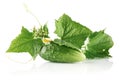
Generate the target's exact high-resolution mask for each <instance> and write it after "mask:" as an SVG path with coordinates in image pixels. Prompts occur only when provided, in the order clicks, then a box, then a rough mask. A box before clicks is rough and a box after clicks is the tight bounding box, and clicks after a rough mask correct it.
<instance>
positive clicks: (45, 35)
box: [43, 24, 49, 37]
mask: <svg viewBox="0 0 120 80" xmlns="http://www.w3.org/2000/svg"><path fill="white" fill-rule="evenodd" d="M48 34H49V31H48V27H47V24H45V25H44V26H43V36H44V37H49V36H48Z"/></svg>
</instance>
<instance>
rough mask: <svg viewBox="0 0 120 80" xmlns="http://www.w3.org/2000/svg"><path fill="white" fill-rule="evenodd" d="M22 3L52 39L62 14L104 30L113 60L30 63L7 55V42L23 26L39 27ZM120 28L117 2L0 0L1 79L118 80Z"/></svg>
mask: <svg viewBox="0 0 120 80" xmlns="http://www.w3.org/2000/svg"><path fill="white" fill-rule="evenodd" d="M24 4H26V5H27V6H28V7H29V9H30V10H31V11H32V12H33V13H34V14H35V15H36V16H37V18H38V19H39V21H40V23H41V24H42V25H43V24H45V23H46V22H47V23H48V26H49V29H50V36H51V37H52V38H54V37H55V35H54V34H53V32H54V28H55V26H54V20H55V19H58V18H59V17H60V16H61V15H62V14H63V13H66V14H68V15H69V16H71V18H72V19H73V20H75V21H77V22H80V23H81V24H83V25H85V26H87V27H89V28H90V29H92V30H93V31H98V30H102V29H105V28H106V33H108V34H109V35H111V36H112V38H113V41H114V47H113V48H112V49H110V54H111V55H112V56H113V57H112V58H111V59H101V60H86V61H84V62H80V63H74V64H65V63H64V64H63V63H51V62H48V61H45V60H43V59H42V58H40V57H39V56H38V57H37V58H36V60H35V61H32V60H30V59H31V56H30V55H29V54H27V53H23V54H14V53H13V54H7V53H6V50H7V48H8V47H9V45H10V42H11V41H12V39H14V38H15V37H16V36H17V35H18V34H19V33H20V30H21V27H22V26H23V25H24V26H25V27H26V28H27V29H29V30H31V29H32V28H33V27H34V26H36V27H39V24H38V22H37V21H36V20H35V18H34V17H33V16H32V15H30V14H29V13H27V12H26V10H25V8H24V6H23V5H24ZM119 27H120V2H119V0H0V80H120V76H119V74H120V51H119V48H120V36H119V34H120V32H119V30H120V29H119ZM98 46H99V45H98ZM29 60H30V61H29Z"/></svg>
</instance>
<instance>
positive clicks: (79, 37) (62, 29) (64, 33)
mask: <svg viewBox="0 0 120 80" xmlns="http://www.w3.org/2000/svg"><path fill="white" fill-rule="evenodd" d="M55 25H56V30H55V33H56V34H57V35H58V36H59V37H60V38H61V40H63V41H64V42H66V43H70V44H72V45H74V46H75V47H77V48H81V46H82V45H83V44H84V41H85V40H86V38H87V37H88V36H89V35H90V34H91V33H92V31H91V30H90V29H88V28H87V27H85V26H83V25H81V24H79V23H77V22H75V21H73V20H72V19H71V18H70V17H69V16H68V15H66V14H64V15H63V16H61V17H60V18H59V19H58V20H56V22H55ZM70 47H72V46H70Z"/></svg>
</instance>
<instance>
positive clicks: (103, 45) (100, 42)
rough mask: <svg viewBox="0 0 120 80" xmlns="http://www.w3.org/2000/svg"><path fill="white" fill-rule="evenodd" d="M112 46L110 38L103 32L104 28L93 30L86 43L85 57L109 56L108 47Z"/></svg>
mask: <svg viewBox="0 0 120 80" xmlns="http://www.w3.org/2000/svg"><path fill="white" fill-rule="evenodd" d="M112 46H113V41H112V38H111V37H110V36H109V35H108V34H106V33H104V30H102V31H99V32H94V33H93V34H92V35H90V37H89V43H88V45H87V50H86V53H85V55H86V57H87V58H104V57H111V55H110V54H109V49H110V48H111V47H112Z"/></svg>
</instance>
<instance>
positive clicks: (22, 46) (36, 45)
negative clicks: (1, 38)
mask: <svg viewBox="0 0 120 80" xmlns="http://www.w3.org/2000/svg"><path fill="white" fill-rule="evenodd" d="M42 46H43V43H42V40H41V39H40V38H38V39H34V37H33V33H32V32H29V31H28V30H27V29H26V28H24V27H22V30H21V34H19V35H18V36H17V37H16V39H14V40H13V41H12V42H11V45H10V47H9V49H8V50H7V52H29V54H30V55H31V56H32V57H33V59H35V58H36V56H37V55H38V53H39V51H40V49H41V47H42Z"/></svg>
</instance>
